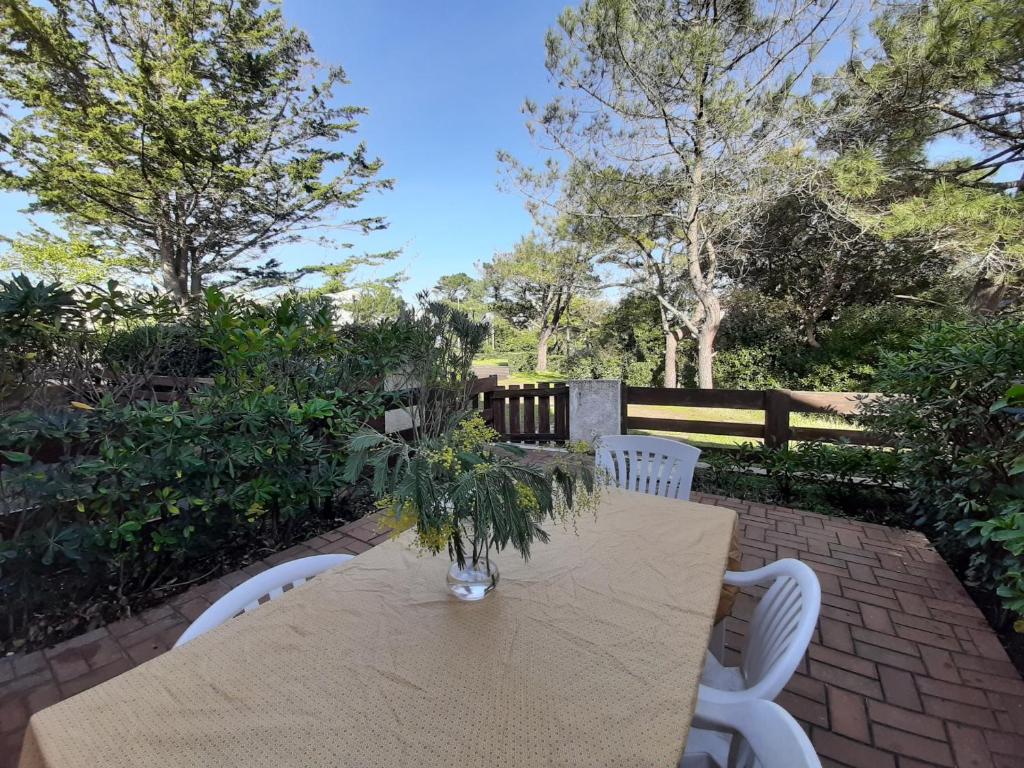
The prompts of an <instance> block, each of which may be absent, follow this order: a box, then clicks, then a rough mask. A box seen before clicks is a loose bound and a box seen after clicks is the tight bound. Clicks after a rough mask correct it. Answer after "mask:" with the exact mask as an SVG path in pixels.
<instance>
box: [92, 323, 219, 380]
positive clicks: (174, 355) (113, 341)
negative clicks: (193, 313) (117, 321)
mask: <svg viewBox="0 0 1024 768" xmlns="http://www.w3.org/2000/svg"><path fill="white" fill-rule="evenodd" d="M106 359H107V361H108V362H109V363H110V366H111V367H112V368H113V369H114V370H120V371H133V372H134V371H139V372H146V373H148V374H156V375H161V376H186V377H187V376H209V375H210V374H212V373H213V372H214V370H215V369H216V366H217V356H216V354H215V352H214V351H213V350H212V349H210V348H209V347H207V346H205V345H204V344H203V343H202V338H201V331H200V329H199V328H197V327H194V326H191V325H183V324H180V323H178V324H155V325H141V326H138V327H137V328H131V329H129V330H124V331H114V332H113V333H112V334H111V335H110V339H109V341H108V343H107V348H106Z"/></svg>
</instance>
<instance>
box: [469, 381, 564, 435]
mask: <svg viewBox="0 0 1024 768" xmlns="http://www.w3.org/2000/svg"><path fill="white" fill-rule="evenodd" d="M477 389H478V390H479V391H480V392H481V396H480V397H481V402H480V410H481V411H482V412H483V414H484V420H485V421H487V422H488V423H489V424H490V425H491V426H492V427H493V428H494V429H495V430H497V431H498V433H499V434H501V437H502V439H503V440H507V441H508V442H510V443H564V442H565V441H567V440H568V439H569V385H568V384H567V383H566V382H556V383H550V382H540V383H537V384H522V385H520V384H509V385H508V386H506V387H499V386H498V379H497V377H496V376H492V377H490V378H487V379H480V380H478V381H477Z"/></svg>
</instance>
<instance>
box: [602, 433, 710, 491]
mask: <svg viewBox="0 0 1024 768" xmlns="http://www.w3.org/2000/svg"><path fill="white" fill-rule="evenodd" d="M698 458H700V449H699V448H695V447H694V446H692V445H688V444H687V443H681V442H679V441H678V440H666V439H665V438H662V437H646V436H644V435H605V436H604V437H602V438H600V440H599V441H598V444H597V459H596V461H597V467H598V469H599V470H603V471H604V472H606V473H607V474H608V476H609V478H610V479H611V481H612V482H613V483H614V484H615V485H617V486H618V487H619V488H625V489H627V490H630V491H639V492H640V493H649V494H652V495H655V496H665V497H667V498H670V499H681V500H683V501H685V500H686V499H689V498H690V486H691V485H692V484H693V470H694V468H695V467H696V466H697V459H698Z"/></svg>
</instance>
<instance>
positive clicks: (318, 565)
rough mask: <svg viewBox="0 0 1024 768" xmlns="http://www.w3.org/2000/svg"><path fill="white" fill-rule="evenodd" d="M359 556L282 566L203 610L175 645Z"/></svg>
mask: <svg viewBox="0 0 1024 768" xmlns="http://www.w3.org/2000/svg"><path fill="white" fill-rule="evenodd" d="M353 557H355V555H313V556H311V557H300V558H299V559H298V560H291V561H289V562H287V563H281V565H276V566H274V567H273V568H271V569H269V570H266V571H264V572H263V573H258V574H256V575H255V576H253V577H252V578H251V579H247V580H246V581H244V582H242V583H241V584H239V585H238V586H237V587H235V588H234V589H232V590H231V591H230V592H228V593H227V594H226V595H224V597H222V598H220V599H219V600H218V601H217V602H215V603H214V604H213V605H211V606H210V607H209V608H207V609H206V610H205V611H203V612H202V613H201V614H200V615H199V618H197V619H196V620H195V621H193V622H192V624H191V625H189V628H188V629H186V630H185V631H184V633H182V635H181V637H179V638H178V641H177V642H176V643H175V644H174V647H175V648H178V647H179V646H182V645H185V643H188V642H191V641H192V640H195V639H196V638H197V637H199V636H200V635H202V634H205V633H207V632H209V631H210V630H211V629H213V628H214V627H219V626H220V625H221V624H223V623H224V622H225V621H227V620H228V619H232V618H234V617H235V616H237V615H239V614H240V613H249V612H251V611H255V610H256V609H257V608H259V607H260V605H261V603H260V599H261V598H264V597H265V598H267V600H276V599H277V598H279V597H280V596H281V595H282V594H284V588H285V587H287V586H292V587H297V586H299V585H300V584H305V583H306V581H307V580H309V579H311V578H313V577H314V576H316V575H318V574H320V573H323V572H324V571H326V570H328V569H329V568H334V567H335V566H337V565H341V564H342V563H345V562H348V561H349V560H351V559H352V558H353Z"/></svg>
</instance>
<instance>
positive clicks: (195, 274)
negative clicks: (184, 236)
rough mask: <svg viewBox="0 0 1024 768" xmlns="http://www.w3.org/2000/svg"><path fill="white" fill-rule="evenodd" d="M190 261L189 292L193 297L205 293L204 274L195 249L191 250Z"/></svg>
mask: <svg viewBox="0 0 1024 768" xmlns="http://www.w3.org/2000/svg"><path fill="white" fill-rule="evenodd" d="M188 261H189V269H188V281H189V285H188V292H189V295H191V296H198V295H200V294H201V293H202V292H203V273H202V271H200V269H199V254H198V253H196V249H195V248H189V257H188Z"/></svg>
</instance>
